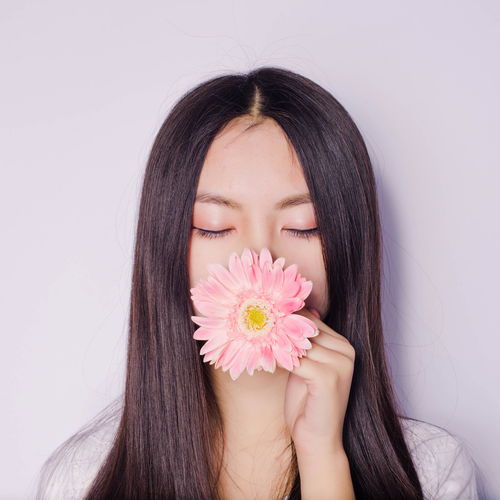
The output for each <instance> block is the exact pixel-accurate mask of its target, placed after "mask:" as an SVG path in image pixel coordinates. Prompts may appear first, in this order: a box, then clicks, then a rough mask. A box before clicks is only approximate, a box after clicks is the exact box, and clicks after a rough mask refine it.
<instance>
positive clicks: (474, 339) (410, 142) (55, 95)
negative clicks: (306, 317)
mask: <svg viewBox="0 0 500 500" xmlns="http://www.w3.org/2000/svg"><path fill="white" fill-rule="evenodd" d="M499 28H500V7H499V4H498V2H496V3H495V2H493V1H475V2H466V1H442V2H436V1H428V0H427V1H419V2H411V3H410V2H398V1H389V0H381V1H378V2H368V1H365V2H308V3H307V4H306V3H304V2H298V1H286V2H285V1H279V2H261V1H253V2H243V1H240V2H230V1H225V2H189V1H186V2H172V1H171V2H135V3H133V2H123V1H121V2H118V1H106V2H96V1H86V2H64V1H61V0H58V1H43V2H42V1H39V2H34V1H22V0H16V1H2V2H1V3H0V54H1V79H0V88H1V92H0V109H1V112H0V128H1V132H0V133H1V143H2V146H1V148H0V165H1V178H0V194H1V196H0V203H1V212H0V213H1V215H0V217H1V219H2V220H1V223H2V224H1V227H2V245H1V247H0V248H1V252H2V258H1V264H0V265H1V276H2V278H1V282H2V287H1V293H2V300H1V314H2V349H1V350H0V352H1V359H0V360H1V370H2V373H1V389H2V400H3V401H2V403H3V404H2V412H1V413H0V423H1V425H2V429H4V433H3V440H2V447H1V448H2V449H1V452H0V454H1V462H0V467H1V470H2V476H3V477H2V481H0V497H1V498H9V499H14V498H29V497H30V495H33V493H34V487H35V483H36V480H37V475H38V471H39V469H40V467H41V465H42V463H43V461H44V460H45V459H46V458H47V457H48V455H49V454H50V453H51V452H52V451H53V450H54V449H55V448H56V447H57V446H58V445H59V444H60V443H61V442H62V441H64V440H65V439H66V438H67V437H69V435H70V434H72V433H73V432H74V431H76V430H77V429H78V428H79V427H80V426H81V425H83V424H84V423H85V422H86V421H87V420H89V419H90V418H91V417H92V416H94V415H95V414H96V413H97V412H98V411H99V410H100V409H101V408H103V407H104V406H105V404H107V403H108V402H109V401H111V399H113V398H114V397H115V396H116V395H117V394H119V392H120V391H121V390H122V388H123V376H124V362H125V345H126V337H127V321H128V300H129V291H130V279H131V265H132V242H133V238H134V230H135V220H136V219H135V218H136V215H137V209H138V202H139V187H140V182H141V179H142V175H143V172H144V168H145V163H146V160H147V155H148V152H149V149H150V147H151V144H152V141H153V139H154V136H155V134H156V132H157V130H158V128H159V126H160V125H161V123H162V121H163V120H164V118H165V117H166V115H167V113H168V111H169V110H170V108H171V106H172V104H173V103H174V102H175V101H176V100H177V99H178V98H179V97H180V95H181V94H182V93H184V92H185V91H186V90H188V89H190V88H191V87H192V86H194V85H195V84H197V83H199V82H201V81H203V80H206V79H208V78H211V77H213V76H216V75H219V74H223V73H224V74H225V73H227V72H232V71H248V70H250V69H253V68H255V67H257V66H263V65H277V66H282V67H286V68H289V69H292V70H295V71H298V72H301V73H303V74H304V75H305V76H308V77H309V78H312V79H313V80H315V81H316V82H317V83H319V84H320V85H323V86H324V87H325V88H326V89H328V90H329V91H330V92H332V94H333V95H334V96H335V97H336V98H337V99H338V100H339V101H340V102H341V103H342V104H343V105H344V106H345V107H346V108H347V110H348V111H349V112H350V113H351V115H352V117H353V118H354V120H355V122H356V123H357V125H358V127H359V128H360V130H361V132H362V134H363V136H364V138H365V140H366V143H367V145H368V147H369V150H370V154H371V156H372V160H373V163H374V169H375V172H376V176H377V180H378V189H379V197H380V198H379V199H380V204H381V211H382V213H381V216H382V226H383V231H384V266H385V268H384V323H385V327H386V335H387V350H388V355H389V359H390V362H391V367H392V371H393V376H394V379H395V383H396V386H397V391H398V397H399V399H400V400H401V402H402V404H403V406H404V409H405V410H406V413H407V414H408V415H410V416H414V417H416V418H420V419H423V420H426V421H428V422H431V423H434V424H437V425H440V426H443V427H445V428H447V429H449V430H450V431H452V432H454V433H456V434H458V435H459V436H461V437H462V439H463V440H464V441H465V442H466V443H467V445H468V446H469V448H470V450H471V452H472V454H473V456H474V458H475V460H476V462H477V463H478V465H479V467H480V468H481V470H482V471H483V474H484V476H485V480H486V485H485V486H486V491H487V494H488V498H499V497H500V477H499V475H498V449H499V448H500V426H499V425H498V420H499V413H500V412H499V409H500V408H499V407H500V403H499V397H498V392H499V391H498V382H499V380H500V377H499V361H500V355H499V349H500V340H499V335H498V334H499V333H500V331H499V327H498V324H497V317H496V314H497V312H498V299H499V293H498V283H499V278H500V276H499V274H500V273H499V264H498V257H499V254H500V252H499V250H500V248H499V247H500V245H499V243H500V235H499V223H498V215H499V207H498V198H499V196H498V194H499V189H498V187H499V181H500V174H499V167H500V163H499V159H500V151H499V150H500V141H499V132H500V118H499V116H500V113H499V102H500V100H499V97H498V89H499V88H500V70H499V64H498V48H499V47H500V29H499ZM495 195H496V197H495Z"/></svg>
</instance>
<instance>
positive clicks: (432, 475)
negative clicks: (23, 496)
mask: <svg viewBox="0 0 500 500" xmlns="http://www.w3.org/2000/svg"><path fill="white" fill-rule="evenodd" d="M117 423H118V419H117V418H114V419H112V420H109V421H108V422H107V423H105V424H103V425H102V426H100V427H99V428H98V429H97V430H93V431H92V432H90V433H86V434H83V435H82V436H81V437H80V438H79V441H78V443H77V446H76V447H75V448H73V449H72V450H71V452H70V454H69V455H63V458H62V460H60V461H58V462H57V463H46V464H44V470H45V468H46V472H48V473H53V474H52V475H51V476H50V477H46V476H43V484H42V481H40V483H39V487H40V490H39V492H40V493H42V491H43V494H42V495H41V496H40V497H37V498H38V499H39V500H70V499H74V500H80V499H82V498H83V496H84V494H85V491H86V489H87V488H88V487H89V486H90V483H91V482H92V480H93V479H94V477H95V475H96V474H97V471H98V469H99V466H100V465H101V463H102V461H103V460H104V458H105V456H106V453H107V451H108V449H109V448H110V446H111V444H112V441H113V438H114V433H115V431H116V427H117ZM401 423H402V427H403V432H404V436H405V440H406V442H407V443H408V447H409V449H410V453H411V455H412V458H413V461H414V464H415V467H416V469H417V474H418V477H419V479H420V483H421V485H422V489H423V492H424V498H425V499H426V500H427V499H429V500H430V499H433V500H454V499H467V500H477V499H478V489H477V479H476V474H477V470H476V465H475V462H474V460H473V459H472V457H471V455H470V453H469V452H468V450H467V448H466V447H465V444H464V443H463V441H462V440H460V439H459V438H458V437H456V436H453V435H452V434H451V433H449V432H448V431H446V430H445V429H443V428H441V427H438V426H436V425H433V424H430V423H427V422H419V421H414V420H407V419H401ZM58 456H59V455H58ZM45 481H46V482H45ZM286 498H287V497H285V499H284V500H286Z"/></svg>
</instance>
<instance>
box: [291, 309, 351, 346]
mask: <svg viewBox="0 0 500 500" xmlns="http://www.w3.org/2000/svg"><path fill="white" fill-rule="evenodd" d="M294 314H301V315H302V316H305V317H306V318H308V319H310V320H311V321H313V322H314V323H316V326H317V327H318V328H319V329H320V330H322V331H323V332H325V333H326V334H328V335H330V336H332V337H335V338H338V339H343V340H344V341H346V342H349V340H347V338H346V337H344V336H343V335H341V334H340V333H338V332H336V331H335V330H334V329H333V328H330V327H329V326H328V325H327V324H326V323H323V321H321V320H320V319H318V318H317V317H316V316H314V314H313V313H312V312H311V311H309V310H308V309H306V308H303V309H301V310H300V311H296V312H295V313H294Z"/></svg>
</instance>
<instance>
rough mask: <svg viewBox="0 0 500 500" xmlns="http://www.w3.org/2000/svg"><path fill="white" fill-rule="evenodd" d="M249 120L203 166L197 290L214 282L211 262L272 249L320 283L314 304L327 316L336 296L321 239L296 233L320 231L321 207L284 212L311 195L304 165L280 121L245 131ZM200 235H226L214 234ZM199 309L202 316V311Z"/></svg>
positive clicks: (196, 211)
mask: <svg viewBox="0 0 500 500" xmlns="http://www.w3.org/2000/svg"><path fill="white" fill-rule="evenodd" d="M249 123H250V122H249V119H248V118H244V117H239V118H236V119H235V120H233V121H231V122H230V123H229V124H228V126H227V127H226V128H225V129H224V130H223V131H222V132H221V133H220V134H219V135H218V136H217V137H216V138H215V140H214V141H213V143H212V144H211V146H210V148H209V150H208V153H207V156H206V159H205V163H204V164H203V167H202V171H201V174H200V179H199V183H198V189H197V198H198V197H201V196H202V195H204V198H200V199H199V200H197V201H196V202H195V204H194V208H193V220H192V226H193V228H192V230H191V237H190V249H189V276H190V283H191V287H194V286H196V285H197V283H198V282H199V280H201V279H206V278H207V277H208V272H207V264H209V263H219V264H222V265H224V266H227V263H228V259H229V255H230V254H231V253H232V252H237V253H238V255H241V252H242V250H243V248H244V247H249V248H251V249H253V250H255V252H257V253H260V250H261V248H262V247H267V248H268V249H269V251H270V252H271V255H272V257H273V260H275V259H277V258H278V257H284V258H285V263H284V268H286V267H288V266H289V265H290V264H297V266H298V271H299V272H300V274H301V275H302V276H303V277H305V278H306V279H308V280H311V281H312V282H313V289H312V292H311V294H310V295H309V296H308V297H307V299H306V301H305V302H306V307H314V308H315V309H317V310H318V311H319V313H320V315H321V317H324V315H325V314H326V312H327V308H328V297H327V285H326V274H325V268H324V262H323V256H322V251H321V241H320V238H319V235H318V233H317V232H313V233H311V234H310V235H309V238H306V237H304V236H301V235H300V234H294V232H293V231H292V230H298V231H304V230H309V229H314V228H316V227H317V226H316V219H315V216H314V210H313V205H312V203H311V202H302V203H298V202H296V203H295V204H291V205H289V206H287V207H286V208H282V209H279V208H277V207H276V205H278V204H279V202H281V201H282V200H284V199H288V198H290V197H296V196H298V195H308V193H309V190H308V188H307V184H306V181H305V179H304V175H303V173H302V168H301V167H300V165H299V163H298V160H297V158H296V155H295V152H294V151H292V150H290V149H289V146H288V143H287V142H286V140H285V135H284V132H283V131H282V129H281V128H280V127H279V125H278V124H277V123H276V122H275V121H274V120H270V119H266V120H265V121H264V122H263V123H261V124H260V125H258V126H255V127H252V128H250V129H249V130H247V131H245V132H244V133H243V131H244V129H245V128H246V127H247V126H248V125H249ZM214 197H217V199H219V200H221V199H222V198H224V199H227V200H230V202H231V203H232V204H234V205H237V207H234V208H233V207H231V206H228V205H227V204H223V203H222V202H220V201H219V202H217V200H216V199H215V198H214ZM303 201H304V200H303ZM200 230H205V231H223V232H222V233H220V234H213V235H210V234H209V236H212V237H207V236H204V235H203V234H202V233H201V232H200ZM194 311H195V314H196V315H201V313H200V311H199V310H197V308H196V307H194Z"/></svg>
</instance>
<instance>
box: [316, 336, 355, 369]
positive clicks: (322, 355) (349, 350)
mask: <svg viewBox="0 0 500 500" xmlns="http://www.w3.org/2000/svg"><path fill="white" fill-rule="evenodd" d="M320 337H322V338H321V340H319V341H317V339H319V338H320ZM314 340H315V341H316V342H313V341H312V339H311V344H312V347H311V348H310V349H308V350H307V352H306V356H307V357H308V358H309V359H312V360H314V361H319V362H321V363H335V362H342V361H343V359H339V356H341V357H342V358H344V359H347V360H348V361H349V362H350V363H352V362H353V361H354V359H355V352H354V348H353V347H352V346H350V345H349V346H348V345H347V344H345V342H342V341H340V340H337V339H334V338H332V337H329V336H327V335H324V336H321V335H318V337H315V338H314ZM337 360H338V361H337Z"/></svg>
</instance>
